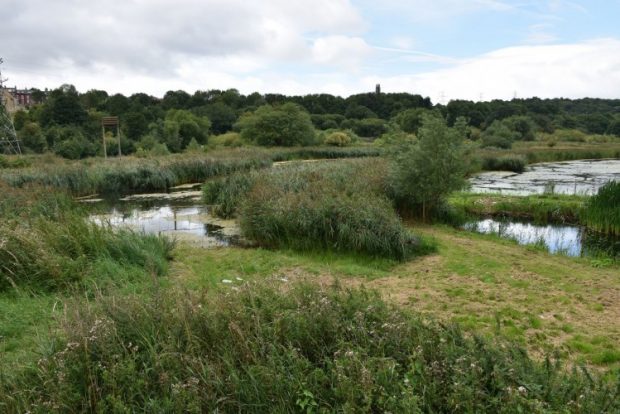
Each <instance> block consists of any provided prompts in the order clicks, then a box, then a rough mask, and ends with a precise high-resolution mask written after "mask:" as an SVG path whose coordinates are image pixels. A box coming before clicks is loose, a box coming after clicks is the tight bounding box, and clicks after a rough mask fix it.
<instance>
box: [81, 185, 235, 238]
mask: <svg viewBox="0 0 620 414" xmlns="http://www.w3.org/2000/svg"><path fill="white" fill-rule="evenodd" d="M200 186H201V184H193V185H185V186H180V187H176V188H174V189H172V190H171V192H169V193H152V194H135V195H131V196H128V197H124V198H121V199H112V200H102V199H83V200H81V201H82V202H86V203H90V204H91V205H92V210H93V214H91V216H90V218H91V220H93V221H94V222H95V223H99V224H103V223H110V224H111V225H112V226H124V227H129V228H132V229H135V230H137V231H142V232H145V233H148V234H167V235H170V236H172V237H174V238H176V239H177V240H184V241H188V242H191V243H193V244H195V245H198V246H201V247H222V246H229V245H236V244H240V243H241V238H240V235H239V228H238V226H237V225H236V224H235V223H234V221H233V220H222V219H219V218H217V217H215V216H213V215H211V214H210V213H209V207H207V206H205V205H204V204H203V203H202V201H201V192H200V190H199V188H200Z"/></svg>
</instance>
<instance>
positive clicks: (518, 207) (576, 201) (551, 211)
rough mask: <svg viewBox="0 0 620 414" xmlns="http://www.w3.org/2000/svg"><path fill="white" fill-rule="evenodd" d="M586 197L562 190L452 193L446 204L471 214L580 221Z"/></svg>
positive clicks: (535, 219) (548, 221)
mask: <svg viewBox="0 0 620 414" xmlns="http://www.w3.org/2000/svg"><path fill="white" fill-rule="evenodd" d="M587 200H588V197H583V196H576V195H562V194H537V195H529V196H506V195H500V194H474V193H465V192H463V193H454V194H452V195H451V196H450V197H449V198H448V204H449V205H450V206H451V207H453V208H454V209H456V210H457V211H460V212H464V213H466V214H469V215H472V216H492V217H511V218H521V219H529V220H533V221H535V222H537V223H579V221H580V215H581V212H582V211H583V208H584V205H585V203H586V201H587Z"/></svg>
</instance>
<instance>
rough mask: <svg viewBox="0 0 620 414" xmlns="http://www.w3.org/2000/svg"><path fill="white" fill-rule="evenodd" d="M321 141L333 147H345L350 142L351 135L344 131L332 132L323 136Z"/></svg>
mask: <svg viewBox="0 0 620 414" xmlns="http://www.w3.org/2000/svg"><path fill="white" fill-rule="evenodd" d="M323 143H324V144H325V145H332V146H335V147H346V146H347V145H349V144H351V137H350V136H349V135H347V134H346V133H344V132H332V133H331V134H329V135H328V136H327V137H325V140H324V141H323Z"/></svg>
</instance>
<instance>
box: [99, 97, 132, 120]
mask: <svg viewBox="0 0 620 414" xmlns="http://www.w3.org/2000/svg"><path fill="white" fill-rule="evenodd" d="M130 105H131V103H130V102H129V98H127V97H126V96H124V95H121V94H120V93H117V94H116V95H113V96H111V97H110V98H108V100H107V101H106V104H105V109H106V111H107V112H108V113H109V114H110V115H112V116H121V115H123V114H124V113H125V112H127V110H128V109H129V106H130Z"/></svg>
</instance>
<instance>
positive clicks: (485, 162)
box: [482, 155, 527, 173]
mask: <svg viewBox="0 0 620 414" xmlns="http://www.w3.org/2000/svg"><path fill="white" fill-rule="evenodd" d="M526 166H527V161H526V160H525V157H523V156H520V155H503V156H499V157H489V156H487V157H484V158H482V169H483V170H485V171H512V172H516V173H522V172H523V171H525V167H526Z"/></svg>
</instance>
